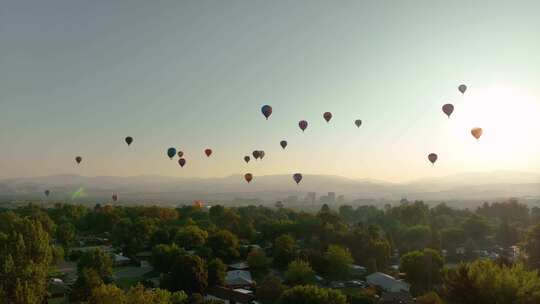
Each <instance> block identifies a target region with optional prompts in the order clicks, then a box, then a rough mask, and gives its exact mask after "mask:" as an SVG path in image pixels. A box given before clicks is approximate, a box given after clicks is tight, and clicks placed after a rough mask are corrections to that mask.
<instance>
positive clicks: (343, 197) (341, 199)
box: [337, 194, 345, 204]
mask: <svg viewBox="0 0 540 304" xmlns="http://www.w3.org/2000/svg"><path fill="white" fill-rule="evenodd" d="M337 202H338V203H340V204H343V203H345V196H344V195H343V194H342V195H339V196H338V197H337Z"/></svg>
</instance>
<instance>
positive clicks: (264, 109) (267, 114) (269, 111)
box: [261, 105, 272, 120]
mask: <svg viewBox="0 0 540 304" xmlns="http://www.w3.org/2000/svg"><path fill="white" fill-rule="evenodd" d="M261 112H262V114H263V115H264V117H266V120H268V117H270V115H272V107H271V106H269V105H264V106H263V107H262V108H261Z"/></svg>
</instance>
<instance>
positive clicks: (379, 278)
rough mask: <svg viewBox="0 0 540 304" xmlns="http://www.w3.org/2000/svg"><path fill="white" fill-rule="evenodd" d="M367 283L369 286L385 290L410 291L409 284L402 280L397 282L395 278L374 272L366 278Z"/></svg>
mask: <svg viewBox="0 0 540 304" xmlns="http://www.w3.org/2000/svg"><path fill="white" fill-rule="evenodd" d="M366 281H367V282H368V283H369V284H372V285H375V286H379V287H381V288H383V289H385V290H395V289H403V290H408V289H409V284H407V283H405V282H403V281H400V280H396V279H395V278H394V277H393V276H391V275H387V274H386V273H382V272H374V273H372V274H370V275H368V276H366ZM396 287H397V288H396Z"/></svg>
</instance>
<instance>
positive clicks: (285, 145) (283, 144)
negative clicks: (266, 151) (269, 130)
mask: <svg viewBox="0 0 540 304" xmlns="http://www.w3.org/2000/svg"><path fill="white" fill-rule="evenodd" d="M279 145H280V146H281V147H282V148H283V149H285V148H286V147H287V141H286V140H282V141H280V142H279Z"/></svg>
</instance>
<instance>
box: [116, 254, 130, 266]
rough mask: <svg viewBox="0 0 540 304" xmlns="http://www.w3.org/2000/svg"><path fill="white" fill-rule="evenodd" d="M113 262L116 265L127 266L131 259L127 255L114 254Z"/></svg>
mask: <svg viewBox="0 0 540 304" xmlns="http://www.w3.org/2000/svg"><path fill="white" fill-rule="evenodd" d="M112 262H113V265H114V266H126V265H129V263H131V260H130V259H129V258H128V257H125V256H123V255H121V254H113V255H112Z"/></svg>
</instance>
